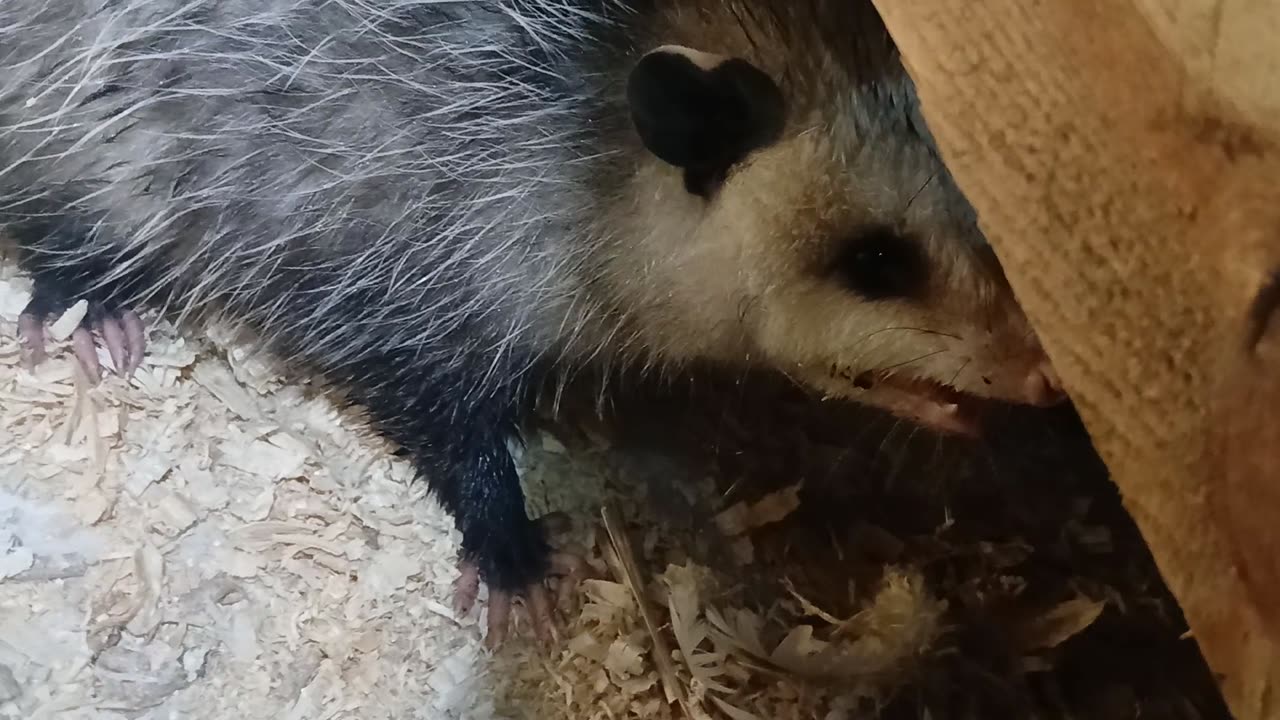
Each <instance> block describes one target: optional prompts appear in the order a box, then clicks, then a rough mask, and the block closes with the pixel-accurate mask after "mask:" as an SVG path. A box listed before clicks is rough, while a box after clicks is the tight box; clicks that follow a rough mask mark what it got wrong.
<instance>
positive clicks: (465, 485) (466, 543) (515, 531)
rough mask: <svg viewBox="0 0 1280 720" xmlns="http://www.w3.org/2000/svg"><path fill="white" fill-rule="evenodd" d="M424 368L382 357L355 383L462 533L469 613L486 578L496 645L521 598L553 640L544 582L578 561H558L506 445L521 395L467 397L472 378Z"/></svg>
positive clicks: (490, 637) (357, 372) (461, 597)
mask: <svg viewBox="0 0 1280 720" xmlns="http://www.w3.org/2000/svg"><path fill="white" fill-rule="evenodd" d="M421 364H422V361H421V360H419V359H417V358H409V357H404V358H399V357H398V358H394V359H393V358H383V359H381V361H380V362H376V363H361V364H360V366H359V367H358V368H351V369H350V370H349V373H350V374H349V375H348V378H350V379H351V380H353V381H354V390H355V391H356V398H357V399H359V400H360V401H362V402H363V404H364V405H365V406H366V407H367V408H368V409H369V411H370V413H371V414H372V415H373V416H374V418H375V419H376V422H377V424H378V426H379V427H380V428H381V429H382V430H383V431H384V432H386V433H387V434H388V435H389V436H390V437H391V438H392V439H394V440H395V441H397V442H398V443H400V444H401V445H402V446H403V447H404V448H405V450H406V451H407V452H408V454H409V455H410V456H411V457H413V459H414V461H415V462H416V464H417V465H418V467H419V469H420V471H421V473H422V476H423V477H424V478H425V479H426V481H427V483H428V485H429V487H430V489H431V490H432V492H433V494H434V495H435V496H436V497H437V499H438V500H439V501H440V503H441V504H442V505H443V506H444V508H445V510H447V511H448V512H449V514H450V515H451V516H452V517H453V519H454V523H455V526H456V527H457V528H458V530H459V532H461V533H462V553H461V555H462V556H461V569H462V575H461V577H460V578H459V581H458V582H457V584H456V585H455V588H454V589H455V593H456V595H455V604H456V606H457V607H458V608H459V610H460V611H463V612H465V611H467V610H469V609H470V607H471V605H472V604H473V603H474V601H475V598H476V595H477V593H478V591H479V584H480V582H481V581H483V582H484V583H485V584H486V585H487V586H488V587H489V623H488V625H489V627H488V633H487V643H488V644H489V645H490V646H491V647H493V646H496V645H498V644H499V643H501V642H502V641H503V639H504V638H505V636H506V632H507V621H508V615H509V612H510V609H511V603H512V601H513V600H514V599H516V598H517V597H520V598H523V600H524V602H525V604H526V606H527V607H528V609H529V611H530V616H531V620H532V623H533V628H534V631H535V632H536V633H537V634H538V636H539V637H540V638H541V639H547V638H548V637H549V636H550V635H551V634H552V629H553V622H552V617H551V603H550V599H549V595H548V593H547V588H546V585H545V581H546V580H547V579H548V576H549V575H553V574H558V571H559V570H561V569H562V568H570V569H571V566H572V563H571V562H569V561H568V560H567V559H566V558H564V557H559V556H556V555H553V553H552V548H551V544H550V543H549V542H548V532H547V530H548V528H547V527H544V523H541V522H537V521H534V520H531V519H529V516H528V514H527V513H526V511H525V498H524V492H523V490H522V489H521V487H520V479H519V476H518V475H517V474H516V467H515V462H514V461H513V460H512V457H511V453H510V451H509V450H508V449H507V442H506V441H507V439H508V438H511V437H514V436H515V434H516V432H517V427H516V419H517V417H518V416H519V415H520V402H519V401H517V400H516V399H515V396H516V395H518V393H516V392H514V391H510V392H508V391H493V392H480V391H472V392H468V389H469V388H471V387H472V383H471V382H469V381H468V379H467V378H466V377H465V376H464V375H465V373H461V372H459V373H451V372H446V373H440V374H437V373H433V372H431V371H430V369H424V368H422V367H421ZM485 367H487V365H486V366H485ZM384 373H385V374H384ZM565 574H570V573H565ZM571 579H572V578H571Z"/></svg>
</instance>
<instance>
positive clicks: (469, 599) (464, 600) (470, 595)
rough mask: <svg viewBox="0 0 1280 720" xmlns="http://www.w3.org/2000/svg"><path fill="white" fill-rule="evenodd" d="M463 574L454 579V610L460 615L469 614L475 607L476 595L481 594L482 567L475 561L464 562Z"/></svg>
mask: <svg viewBox="0 0 1280 720" xmlns="http://www.w3.org/2000/svg"><path fill="white" fill-rule="evenodd" d="M460 569H461V571H462V574H461V575H459V576H458V579H457V580H454V581H453V611H454V612H455V613H457V614H458V615H467V614H469V613H470V612H471V608H473V607H475V604H476V597H477V596H479V594H480V568H478V567H476V565H475V563H469V562H468V563H463V564H462V567H461V568H460Z"/></svg>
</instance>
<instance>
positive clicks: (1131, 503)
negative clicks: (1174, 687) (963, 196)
mask: <svg viewBox="0 0 1280 720" xmlns="http://www.w3.org/2000/svg"><path fill="white" fill-rule="evenodd" d="M876 4H877V6H878V7H879V8H880V11H881V13H882V14H883V15H884V17H885V20H886V22H887V23H888V24H889V27H890V31H891V32H892V33H893V35H894V37H895V39H896V40H897V41H898V43H899V45H900V46H901V48H902V51H903V54H904V57H905V58H906V61H907V64H908V67H909V68H910V70H911V72H912V74H913V76H914V77H915V78H916V81H917V83H918V85H919V87H920V93H921V97H922V100H923V103H924V109H925V114H926V116H927V117H928V119H929V121H930V124H931V126H932V128H933V130H934V132H935V134H936V135H937V137H938V141H939V143H940V145H941V147H942V150H943V154H944V156H945V158H946V160H947V162H948V163H949V165H950V166H951V167H952V169H953V171H954V173H955V175H956V178H957V180H958V181H959V183H960V185H961V186H962V187H963V188H964V190H965V191H966V193H967V194H968V195H969V196H970V198H971V199H972V200H973V202H974V204H975V205H976V206H977V208H978V210H979V213H980V215H981V218H982V220H981V222H982V225H983V227H984V229H985V230H986V232H987V234H988V235H989V237H990V239H991V242H992V244H993V245H994V246H995V248H996V251H997V254H998V255H999V256H1000V258H1001V260H1002V262H1003V263H1004V264H1005V266H1006V269H1007V271H1008V274H1009V278H1010V282H1011V283H1012V285H1013V287H1014V290H1015V292H1017V294H1018V296H1019V298H1020V299H1021V301H1022V302H1023V304H1024V306H1025V307H1026V310H1027V313H1028V315H1029V316H1030V317H1031V320H1032V322H1033V323H1034V324H1035V325H1036V327H1037V330H1038V331H1039V332H1040V334H1041V336H1042V338H1043V341H1044V343H1045V345H1046V347H1047V349H1048V351H1049V353H1050V355H1051V356H1052V358H1053V360H1054V362H1055V364H1056V365H1057V366H1058V370H1059V373H1060V374H1061V375H1062V377H1063V380H1064V383H1065V384H1066V386H1067V389H1068V391H1069V392H1070V393H1071V395H1072V398H1073V400H1074V401H1075V402H1076V404H1077V406H1078V407H1079V409H1080V412H1081V414H1082V416H1083V418H1084V420H1085V423H1086V425H1087V426H1088V428H1089V431H1090V434H1091V436H1092V437H1093V439H1094V442H1095V444H1096V445H1097V447H1098V450H1099V452H1100V453H1101V454H1102V456H1103V458H1104V460H1105V461H1106V462H1107V464H1108V466H1109V467H1110V469H1111V471H1112V473H1113V475H1114V477H1115V481H1116V483H1117V484H1118V485H1119V487H1120V489H1121V491H1122V493H1123V495H1124V497H1125V502H1126V506H1127V507H1128V509H1129V510H1130V512H1131V513H1132V514H1133V516H1134V518H1135V519H1136V521H1137V522H1138V525H1139V527H1140V528H1141V529H1142V531H1143V534H1144V536H1145V537H1146V538H1147V540H1148V542H1149V544H1150V546H1151V548H1152V551H1153V553H1154V555H1155V557H1156V560H1157V562H1158V564H1159V566H1160V568H1161V571H1162V573H1163V574H1164V575H1165V577H1166V580H1167V581H1168V583H1169V585H1170V588H1171V589H1172V590H1173V591H1174V593H1175V594H1176V595H1177V596H1178V598H1179V600H1180V601H1181V603H1182V605H1183V608H1184V610H1185V611H1186V614H1187V617H1188V621H1189V622H1190V624H1191V626H1192V630H1193V633H1194V636H1195V638H1196V640H1198V641H1199V643H1200V645H1201V649H1202V651H1203V652H1204V654H1205V656H1206V658H1207V660H1208V661H1209V663H1210V665H1211V666H1212V667H1213V668H1214V670H1215V672H1217V673H1218V674H1220V676H1221V681H1222V687H1223V691H1224V694H1225V695H1226V697H1227V701H1228V703H1229V704H1230V705H1231V707H1232V711H1233V713H1235V715H1236V716H1237V717H1238V718H1241V720H1246V719H1247V720H1252V719H1254V718H1259V719H1261V718H1268V719H1270V718H1274V717H1277V716H1280V698H1277V697H1275V695H1276V690H1277V689H1280V687H1278V683H1280V658H1278V657H1277V647H1280V645H1278V644H1277V642H1276V640H1274V639H1273V638H1274V637H1277V636H1276V635H1275V634H1274V633H1270V631H1269V628H1272V627H1276V626H1280V623H1276V622H1274V620H1273V619H1272V616H1273V614H1274V613H1276V612H1277V603H1276V602H1275V601H1274V600H1273V598H1277V597H1280V570H1277V569H1276V568H1275V567H1273V565H1274V564H1275V563H1276V562H1277V561H1276V558H1277V557H1280V554H1278V553H1276V552H1275V551H1274V550H1273V548H1274V549H1280V539H1277V538H1278V537H1280V526H1278V525H1277V523H1280V471H1278V469H1277V466H1280V462H1276V460H1280V444H1277V443H1278V442H1280V382H1277V381H1275V377H1276V373H1280V350H1278V351H1269V352H1263V350H1265V349H1266V348H1265V347H1263V346H1259V348H1260V349H1258V350H1256V351H1255V350H1252V349H1250V348H1249V347H1248V343H1246V341H1245V336H1246V335H1247V334H1248V332H1249V330H1248V328H1249V323H1248V322H1247V320H1246V318H1247V315H1248V312H1249V307H1250V306H1251V304H1252V303H1253V302H1254V297H1255V295H1256V294H1257V293H1258V290H1259V289H1260V288H1261V287H1262V286H1263V284H1264V282H1265V279H1266V278H1267V276H1268V275H1269V274H1270V272H1271V270H1272V268H1273V267H1276V266H1280V252H1277V249H1280V195H1277V190H1276V187H1277V180H1280V144H1278V142H1277V138H1278V137H1280V133H1278V132H1277V127H1276V126H1275V125H1274V124H1272V123H1273V122H1274V121H1275V119H1276V118H1280V113H1277V112H1276V109H1277V108H1280V81H1278V80H1277V79H1276V78H1280V72H1277V70H1276V68H1277V67H1280V41H1277V40H1276V38H1280V32H1277V29H1280V5H1277V4H1275V3H1271V4H1270V7H1268V6H1267V5H1268V4H1267V3H1262V2H1250V1H1246V0H1238V1H1237V2H1234V3H1233V2H1225V1H1224V2H1219V3H1205V2H1190V1H1189V0H1187V1H1184V2H1157V1H1156V0H1039V1H1037V2H1025V0H982V1H981V2H974V1H973V0H933V1H932V2H927V3H922V2H915V1H913V0H876ZM1230 33H1236V34H1234V35H1232V34H1230ZM1273 332H1274V334H1275V335H1276V336H1277V338H1280V328H1276V329H1274V331H1273ZM1268 337H1269V336H1268ZM1272 342H1275V344H1276V345H1280V339H1276V340H1274V341H1272ZM1266 347H1270V346H1266ZM1268 362H1270V363H1271V364H1270V365H1268V364H1267V363H1268ZM1222 418H1226V419H1230V420H1233V422H1231V423H1227V424H1225V425H1224V423H1223V421H1222V420H1221V419H1222ZM1264 442H1266V443H1267V444H1265V445H1264V444H1261V443H1264ZM1246 449H1247V450H1248V452H1247V453H1246V452H1245V450H1246ZM1273 496H1274V498H1273Z"/></svg>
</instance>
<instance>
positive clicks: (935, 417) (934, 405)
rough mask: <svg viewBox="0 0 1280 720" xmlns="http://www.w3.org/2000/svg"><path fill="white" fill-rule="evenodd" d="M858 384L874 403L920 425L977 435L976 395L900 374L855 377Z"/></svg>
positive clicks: (970, 435)
mask: <svg viewBox="0 0 1280 720" xmlns="http://www.w3.org/2000/svg"><path fill="white" fill-rule="evenodd" d="M859 380H860V381H861V382H862V384H860V385H859V387H863V388H864V389H867V390H870V391H872V392H874V393H875V396H876V397H877V400H876V401H875V404H877V405H880V406H882V407H883V408H884V409H885V410H888V411H889V412H891V413H893V414H894V415H897V416H898V417H902V418H905V419H908V420H912V421H914V422H917V423H920V424H921V425H923V426H925V427H928V428H931V429H933V430H937V431H939V432H943V433H947V434H950V435H965V436H969V437H976V436H978V435H980V434H981V431H980V428H979V423H978V419H977V417H976V416H975V415H974V414H973V413H972V412H971V409H972V408H971V407H970V406H971V405H973V404H974V403H976V402H978V400H977V398H973V397H971V396H968V395H965V394H964V393H962V392H960V391H959V390H956V389H955V388H953V387H950V386H947V385H943V384H941V383H938V382H934V381H932V380H924V379H916V378H907V377H902V376H887V375H886V376H880V377H873V376H872V374H870V373H863V375H860V376H859Z"/></svg>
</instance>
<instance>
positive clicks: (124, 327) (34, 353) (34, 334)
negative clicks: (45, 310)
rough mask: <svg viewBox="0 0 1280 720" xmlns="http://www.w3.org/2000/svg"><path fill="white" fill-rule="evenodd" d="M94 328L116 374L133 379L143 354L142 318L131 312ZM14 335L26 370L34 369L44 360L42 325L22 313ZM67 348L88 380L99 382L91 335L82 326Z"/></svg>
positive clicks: (145, 342) (111, 317)
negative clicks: (21, 350) (16, 335)
mask: <svg viewBox="0 0 1280 720" xmlns="http://www.w3.org/2000/svg"><path fill="white" fill-rule="evenodd" d="M95 329H96V330H97V332H98V334H99V335H100V336H101V337H102V342H103V345H105V346H106V348H107V353H108V354H109V355H110V356H111V362H112V363H113V364H114V365H115V366H116V373H117V374H118V375H120V376H121V377H123V378H126V379H127V378H130V377H133V373H134V372H135V371H136V370H137V369H138V368H139V367H141V365H142V358H143V357H144V356H145V354H146V347H147V335H146V326H144V325H143V323H142V318H140V317H139V316H138V314H137V313H136V312H134V311H132V310H126V311H125V312H123V313H120V315H119V316H118V317H114V316H109V317H107V318H104V319H103V320H101V321H100V322H98V323H96V327H95ZM18 335H19V338H20V340H21V342H22V345H23V349H24V352H25V357H26V364H27V367H28V368H35V367H36V366H37V365H39V364H40V363H41V362H44V360H45V358H47V357H48V352H47V350H46V348H45V342H46V338H45V332H44V324H43V323H42V322H41V321H40V319H39V318H37V317H36V316H34V315H31V314H29V313H23V314H22V315H20V316H19V317H18ZM71 348H72V351H73V352H74V353H75V356H76V362H77V363H79V365H80V367H81V369H83V370H84V373H85V375H87V376H88V377H89V380H90V381H91V382H94V383H98V382H100V381H101V380H102V365H101V363H99V362H98V352H97V346H96V344H95V342H94V337H93V332H91V331H90V330H89V328H86V327H78V328H76V329H75V331H73V332H72V333H71Z"/></svg>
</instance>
